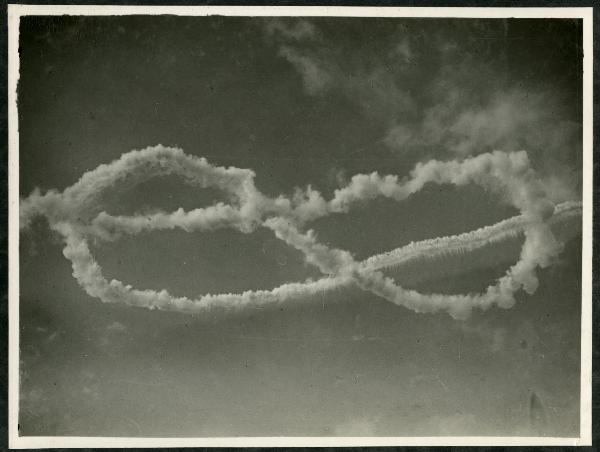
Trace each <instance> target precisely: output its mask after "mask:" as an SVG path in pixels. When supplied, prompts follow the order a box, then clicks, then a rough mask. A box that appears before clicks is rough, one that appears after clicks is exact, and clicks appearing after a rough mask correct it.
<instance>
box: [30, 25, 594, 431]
mask: <svg viewBox="0 0 600 452" xmlns="http://www.w3.org/2000/svg"><path fill="white" fill-rule="evenodd" d="M581 32H582V29H581V22H578V21H571V20H524V19H509V20H500V19H494V20H475V19H365V18H360V19H349V18H345V19H341V18H311V19H302V18H279V19H268V18H231V17H229V18H226V17H204V18H183V17H170V16H156V17H141V16H140V17H136V16H133V17H108V18H107V17H105V18H94V17H86V18H82V17H52V18H47V17H46V18H45V17H27V18H24V19H22V22H21V26H20V44H19V45H20V56H21V62H20V69H21V73H20V80H19V92H18V107H19V140H20V193H21V196H22V197H23V198H25V197H27V196H28V195H29V194H30V193H32V192H33V191H34V190H35V189H39V190H41V192H45V191H47V190H51V189H56V190H59V191H63V190H64V189H65V188H67V187H69V186H71V185H73V184H74V183H75V182H77V180H78V179H79V178H80V177H81V175H82V174H83V173H85V172H86V171H91V170H94V169H95V168H96V167H98V166H99V165H101V164H106V163H110V162H111V161H113V160H115V159H119V158H120V157H121V156H122V155H123V154H125V153H127V152H129V151H131V150H133V149H144V148H146V147H148V146H155V145H158V144H162V145H164V146H171V147H177V148H181V149H183V150H184V152H185V153H186V154H187V155H190V156H196V157H205V158H206V159H207V160H208V162H209V163H210V164H213V165H218V166H234V167H237V168H243V169H251V170H253V171H254V173H255V177H254V184H255V185H256V187H257V189H259V190H260V191H261V192H262V193H263V194H265V195H266V196H269V197H276V196H278V195H280V194H283V195H285V196H288V197H292V195H293V193H294V190H295V189H296V187H300V188H301V189H305V188H306V187H307V186H309V185H310V186H311V187H312V188H313V189H317V190H319V191H320V193H322V195H323V196H324V197H325V198H326V199H330V198H332V197H333V196H335V190H336V189H339V188H340V187H343V186H346V185H347V184H348V183H350V181H352V176H353V175H355V174H358V173H362V174H369V173H371V172H373V171H377V172H379V174H381V175H386V174H392V175H398V176H399V177H403V176H405V175H407V174H409V173H410V171H411V170H413V168H414V167H415V165H416V164H418V163H425V162H428V161H430V160H431V159H437V160H440V161H464V160H465V159H470V158H476V157H477V156H481V155H482V154H484V153H488V152H491V151H495V150H500V151H505V152H511V151H521V150H525V151H526V152H527V155H528V158H529V161H530V164H531V166H532V167H533V168H534V169H535V171H536V174H537V176H536V177H537V178H538V179H539V183H540V184H541V186H542V187H543V188H544V190H545V192H546V193H547V196H548V198H549V199H550V200H551V201H552V202H554V203H557V204H558V203H561V202H563V201H579V200H580V199H581V165H582V163H581V162H582V159H581V154H582V144H581V143H582V134H581V127H582V89H581V85H582V78H581V77H582V65H581V63H582V61H581V58H582V45H581ZM215 201H226V197H225V196H224V194H223V193H222V192H220V191H219V190H216V189H214V188H207V189H199V188H198V187H194V186H189V185H185V184H184V183H183V182H182V180H181V179H180V178H178V177H176V176H174V175H167V176H159V177H155V178H152V179H149V180H146V181H143V182H141V183H139V184H137V185H136V184H129V185H128V184H123V187H118V186H115V187H110V188H109V189H108V190H106V192H104V193H102V195H101V196H100V199H99V200H98V206H97V208H98V209H101V210H105V211H107V212H109V213H111V214H114V215H125V214H132V213H140V214H141V213H143V214H146V213H148V212H153V211H155V210H156V209H162V210H164V211H167V212H168V211H174V210H176V209H178V208H179V207H182V208H184V209H186V210H190V209H194V208H197V207H207V206H210V205H211V204H214V202H215ZM516 214H518V210H517V209H515V207H513V206H511V205H509V204H507V203H506V202H505V200H504V199H503V198H502V197H501V196H499V195H498V193H496V192H494V191H493V190H487V189H484V188H481V187H479V186H477V185H475V184H467V185H462V186H455V185H447V184H444V185H432V184H430V185H426V186H425V187H424V188H423V189H422V190H420V191H418V192H416V193H415V194H413V195H412V196H410V197H408V198H407V199H406V200H402V201H401V202H397V201H395V200H392V199H386V198H375V199H373V200H369V201H368V202H360V203H358V205H357V206H356V207H355V208H353V209H352V210H350V211H349V212H347V213H333V214H330V215H326V216H323V217H321V218H318V219H315V220H314V221H311V222H310V225H309V227H310V228H311V229H313V230H314V231H315V233H316V236H317V237H318V239H319V241H320V242H321V243H324V244H326V245H328V246H330V247H332V248H333V247H335V248H339V249H341V250H346V251H348V252H351V253H352V255H353V256H354V258H355V259H356V260H363V259H366V258H368V257H369V256H372V255H374V254H378V253H382V252H385V251H388V250H391V249H394V248H396V247H400V246H403V245H406V244H408V243H410V242H411V241H418V240H424V239H430V238H436V237H442V236H447V235H453V234H459V233H463V232H468V231H471V230H473V229H477V228H480V227H483V226H486V225H492V224H495V223H497V222H498V221H501V220H504V219H506V218H510V217H512V216H514V215H516ZM556 233H557V237H558V238H559V239H560V240H562V241H563V242H564V250H563V252H562V253H561V254H560V255H559V256H558V258H557V259H556V260H555V261H553V262H552V265H549V266H548V267H547V268H544V269H542V270H540V271H539V272H538V276H539V287H538V288H537V290H536V291H535V292H534V293H533V294H528V293H526V292H524V291H520V292H518V293H517V295H516V301H517V302H516V304H515V305H514V306H513V307H511V308H510V309H502V308H500V307H496V306H494V307H491V308H490V309H488V310H485V311H484V310H479V309H475V310H474V311H473V312H472V313H471V315H470V316H469V317H468V318H466V319H455V318H453V317H452V316H451V315H448V313H447V312H435V313H417V312H414V311H413V310H411V309H406V308H405V307H403V306H397V305H395V304H393V303H390V302H389V301H387V300H386V299H383V298H382V297H379V296H377V295H375V294H373V293H371V292H369V291H365V290H361V289H360V288H358V287H354V286H349V287H341V288H338V289H335V290H332V291H327V292H323V293H319V294H317V295H314V294H313V295H310V296H306V297H303V298H301V299H299V300H295V302H292V303H281V304H277V305H274V306H267V307H255V306H249V307H248V308H247V309H242V310H240V311H238V312H234V313H222V312H199V313H195V314H189V313H180V312H166V311H160V310H147V309H144V308H140V307H131V306H127V305H124V304H121V303H111V304H107V303H102V302H101V301H100V300H99V299H98V298H94V297H92V296H89V295H88V294H87V293H86V291H84V289H83V288H82V287H80V286H79V284H78V282H77V281H76V279H75V278H73V276H72V272H73V271H72V269H71V263H70V262H69V261H68V260H67V259H65V257H64V256H63V254H62V249H63V247H64V244H63V242H62V238H61V236H60V235H59V234H57V233H56V232H55V231H52V230H50V229H49V227H48V222H47V221H46V220H44V219H43V218H38V219H36V221H34V222H32V223H31V224H30V225H29V227H28V228H26V229H23V230H22V231H21V251H20V272H21V297H20V316H21V317H20V322H21V323H20V332H21V335H20V340H21V344H20V346H21V348H20V398H21V400H20V417H19V426H20V431H21V434H23V435H76V436H102V435H107V436H191V437H194V436H209V437H212V436H279V435H286V436H332V435H341V436H361V435H365V436H423V435H424V436H435V435H461V436H464V435H495V436H503V435H507V436H512V435H528V436H531V435H534V436H535V435H552V436H578V428H579V352H580V348H579V347H580V344H579V341H580V329H579V325H580V303H581V283H580V281H581V230H580V224H579V223H578V222H577V221H570V222H567V223H565V224H564V225H562V227H561V228H558V229H556ZM521 243H522V237H521V238H519V237H517V238H514V239H511V240H506V241H504V242H502V243H500V244H496V245H492V246H487V247H485V248H484V249H482V250H479V251H477V252H475V253H471V254H461V255H449V256H444V257H439V258H436V259H433V260H428V261H424V262H417V263H415V264H414V265H413V264H411V265H407V266H401V267H398V268H396V269H393V270H389V271H386V275H388V276H392V277H394V278H395V280H396V281H397V283H399V284H402V286H403V287H406V288H411V289H416V290H419V291H421V292H423V293H432V292H435V293H443V294H463V293H471V292H481V291H483V290H485V288H486V287H487V286H488V285H489V284H490V283H491V282H493V281H494V280H495V279H497V278H499V277H501V276H502V275H503V274H505V273H506V270H507V269H508V268H509V267H510V266H511V265H513V264H514V263H515V262H516V261H517V259H518V255H519V250H520V246H521ZM90 248H91V250H92V252H93V254H94V256H95V258H96V260H97V261H98V263H99V264H100V265H101V266H102V270H103V272H104V274H105V276H106V277H107V278H109V279H110V278H116V279H119V280H121V281H124V282H126V283H128V284H132V285H133V286H135V287H136V288H142V289H152V290H157V291H159V290H162V289H166V290H168V291H169V292H170V293H171V294H174V295H177V296H189V297H193V296H197V295H199V294H206V293H213V294H214V293H221V292H242V291H244V290H249V289H253V290H257V289H272V288H274V287H276V286H279V285H281V284H284V283H291V282H301V281H304V280H306V279H307V278H309V277H310V278H319V277H320V276H321V273H320V272H319V271H318V269H316V268H315V267H314V266H311V265H308V264H307V263H306V262H305V259H304V257H303V254H302V253H300V252H298V251H297V250H296V249H294V248H293V247H290V246H289V245H288V244H286V243H285V242H284V241H282V240H279V239H277V238H276V237H275V235H274V234H273V231H270V230H269V229H267V228H257V229H255V230H253V231H252V232H249V233H241V232H240V231H237V230H234V229H230V228H224V229H217V230H213V231H195V232H185V231H183V230H178V229H174V230H165V231H146V232H142V233H140V234H136V235H126V236H123V237H122V238H120V239H119V240H115V241H108V242H100V241H91V242H90Z"/></svg>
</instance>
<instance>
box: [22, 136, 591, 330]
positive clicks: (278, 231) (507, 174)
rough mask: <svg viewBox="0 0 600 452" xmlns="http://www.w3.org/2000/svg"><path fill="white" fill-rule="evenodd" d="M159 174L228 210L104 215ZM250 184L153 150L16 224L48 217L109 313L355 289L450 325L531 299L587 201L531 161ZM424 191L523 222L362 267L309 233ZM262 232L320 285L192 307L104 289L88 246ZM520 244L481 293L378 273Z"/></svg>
mask: <svg viewBox="0 0 600 452" xmlns="http://www.w3.org/2000/svg"><path fill="white" fill-rule="evenodd" d="M161 175H178V176H180V177H181V178H182V179H183V180H184V181H185V182H186V183H188V184H191V185H195V186H198V187H202V188H207V187H216V188H218V189H220V190H222V191H224V192H225V193H226V194H227V195H228V196H229V198H230V202H229V203H222V202H221V203H217V204H215V205H213V206H210V207H206V208H199V209H193V210H190V211H184V210H183V209H178V210H177V211H175V212H171V213H167V212H156V213H153V214H149V215H131V216H126V215H117V216H115V215H110V214H108V213H106V212H104V211H98V210H99V199H100V197H101V195H102V193H103V192H104V191H105V190H107V189H109V188H111V187H114V186H117V185H119V184H123V183H124V182H127V183H128V184H136V183H139V182H142V181H144V180H147V179H150V178H153V177H156V176H161ZM254 177H255V173H254V172H253V171H251V170H248V169H240V168H234V167H228V168H224V167H219V166H213V165H211V164H210V163H208V162H207V160H206V159H204V158H198V157H195V156H190V155H187V154H185V153H184V152H183V150H181V149H177V148H170V147H164V146H161V145H158V146H155V147H149V148H146V149H143V150H137V151H131V152H128V153H126V154H123V155H122V156H121V158H119V159H117V160H115V161H113V162H111V163H109V164H104V165H100V166H99V167H97V168H96V169H95V170H92V171H89V172H87V173H85V174H84V175H83V176H82V177H81V179H80V180H79V181H78V182H76V183H75V184H74V185H72V186H71V187H68V188H67V189H65V190H64V191H63V192H58V191H56V190H51V191H48V192H47V193H44V194H42V193H40V192H39V191H34V192H33V193H32V194H31V195H30V196H29V197H27V198H25V199H23V200H21V209H20V226H21V228H26V227H28V225H29V224H30V222H31V220H32V219H33V218H34V217H36V216H39V215H41V216H45V217H46V218H47V220H48V222H49V225H50V227H51V228H52V229H53V230H54V231H56V232H58V233H59V234H60V235H61V236H62V237H63V239H64V242H65V248H64V250H63V254H64V255H65V257H66V258H67V259H69V260H70V261H71V263H72V268H73V276H74V277H75V278H76V279H77V281H78V283H79V284H80V285H81V287H82V288H83V289H84V290H85V291H86V292H87V293H88V294H89V295H90V296H92V297H96V298H99V299H100V300H102V301H103V302H107V303H125V304H128V305H132V306H140V307H146V308H150V309H163V310H173V311H180V312H203V311H205V310H209V309H241V308H244V307H245V306H247V305H264V304H270V303H279V302H286V301H290V300H298V299H302V298H303V297H306V296H310V295H314V294H318V293H322V292H324V291H328V290H331V289H334V288H338V287H342V286H347V285H355V286H358V287H360V288H361V289H363V290H366V291H369V292H372V293H374V294H376V295H378V296H380V297H382V298H385V299H386V300H388V301H390V302H392V303H395V304H397V305H401V306H404V307H406V308H408V309H411V310H413V311H415V312H436V311H440V310H445V311H447V312H448V313H449V314H450V315H451V316H453V317H454V318H465V317H467V316H468V315H469V313H470V311H471V310H472V309H473V308H480V309H487V308H489V307H490V306H492V305H497V306H499V307H502V308H510V307H511V306H512V305H513V304H514V303H515V298H514V296H515V294H516V293H517V292H518V291H520V290H524V291H525V292H527V293H529V294H532V293H534V292H535V291H536V289H537V285H538V279H537V275H536V272H537V269H538V268H544V267H547V266H549V265H551V264H552V263H553V262H554V261H555V259H556V257H557V256H558V255H559V253H560V252H561V250H562V244H561V243H560V242H559V241H558V240H557V239H556V237H555V236H554V234H553V232H552V229H551V225H552V224H556V223H560V222H563V221H565V220H566V219H568V218H572V217H575V216H579V215H581V204H580V203H577V202H567V203H562V204H558V205H554V204H553V203H552V202H551V201H550V200H549V199H548V197H547V195H546V192H545V190H544V187H543V185H542V183H541V181H540V180H539V179H538V177H537V175H536V173H535V171H534V170H533V169H532V168H531V166H530V163H529V160H528V158H527V153H526V152H524V151H519V152H512V153H506V152H500V151H495V152H492V153H486V154H480V155H478V156H476V157H472V158H468V159H465V160H462V161H447V162H443V161H438V160H431V161H429V162H427V163H424V164H418V165H417V166H416V167H415V168H414V169H413V171H411V173H410V174H409V176H408V177H406V178H404V179H399V178H398V177H397V176H391V175H388V176H380V175H379V174H378V173H371V174H358V175H355V176H354V177H353V178H352V179H351V181H350V183H349V184H348V185H346V186H345V187H343V188H340V189H338V190H336V191H335V193H334V196H333V198H332V199H330V200H326V199H324V198H323V197H322V195H321V194H320V193H319V192H318V191H316V190H313V189H312V188H311V187H310V186H309V187H308V188H307V189H306V190H305V191H298V192H297V193H296V194H295V195H294V196H292V197H286V196H283V195H280V196H278V197H276V198H270V197H268V196H265V195H264V194H262V193H261V192H260V191H259V190H258V189H257V188H256V186H255V185H254ZM428 183H434V184H454V185H457V186H463V185H468V184H476V185H479V186H481V187H483V188H486V189H489V190H491V191H493V192H494V193H496V194H498V195H499V196H500V197H501V199H502V200H503V201H504V202H506V203H508V204H510V205H512V206H514V207H516V208H517V209H519V211H520V215H518V216H516V217H513V218H510V219H507V220H503V221H501V222H499V223H497V224H495V225H492V226H487V227H484V228H480V229H477V230H475V231H471V232H467V233H464V234H458V235H454V236H449V237H440V238H436V239H431V240H424V241H420V242H416V243H411V244H409V245H407V246H405V247H401V248H398V249H396V250H392V251H389V252H387V253H382V254H379V255H376V256H372V257H370V258H368V259H366V260H364V261H362V262H356V261H355V260H354V259H353V257H352V255H351V254H350V253H349V252H348V251H345V250H340V249H335V248H329V247H327V246H325V245H323V244H321V243H319V242H318V241H317V238H316V235H315V233H314V231H312V230H310V229H309V230H306V231H304V229H305V226H306V225H307V224H309V223H310V222H311V221H314V220H316V219H318V218H321V217H324V216H327V215H330V214H335V213H344V212H348V211H350V210H351V209H352V208H353V207H355V206H356V205H357V203H359V202H364V201H368V200H371V199H374V198H376V197H379V196H384V197H388V198H391V199H394V200H396V201H402V200H404V199H406V198H408V197H409V196H411V195H412V194H415V193H417V192H418V191H419V190H421V189H422V188H423V187H424V186H425V185H426V184H428ZM258 227H266V228H269V229H271V230H272V231H273V233H274V234H275V236H276V237H277V238H279V239H280V240H283V241H284V242H286V243H287V244H288V245H290V246H292V247H294V248H295V249H297V250H299V251H301V252H302V253H303V254H304V256H305V259H306V261H307V262H308V263H309V264H311V265H314V266H316V267H317V268H318V269H319V270H320V271H321V272H322V273H323V274H324V277H322V278H321V279H319V280H316V281H311V280H308V281H305V282H299V283H288V284H283V285H281V286H279V287H277V288H275V289H272V290H249V291H245V292H243V293H240V294H229V293H221V294H206V295H202V296H200V297H199V298H197V299H190V298H188V297H176V296H173V295H171V294H169V293H168V292H167V291H166V290H162V291H153V290H140V289H135V288H133V287H132V286H130V285H128V284H125V283H123V282H121V281H118V280H116V279H112V280H110V281H108V280H107V279H106V278H105V277H104V276H103V274H102V269H101V268H100V266H99V264H98V263H97V262H96V261H95V259H94V257H93V255H92V253H91V251H90V249H89V246H88V240H89V239H90V238H94V239H96V240H98V241H109V240H117V239H118V238H119V237H121V236H122V235H124V234H138V233H140V232H142V231H149V230H165V229H173V228H181V229H183V230H185V231H188V232H191V231H202V230H213V229H218V228H234V229H237V230H239V231H241V232H244V233H250V232H252V231H254V230H255V229H256V228H258ZM521 234H522V235H523V236H524V242H523V246H522V249H521V253H520V256H519V259H518V261H517V262H516V263H515V264H514V265H513V266H511V267H510V268H509V269H508V270H507V272H506V274H505V275H504V276H502V277H501V278H499V279H498V280H497V281H496V282H495V283H494V284H493V285H491V286H489V287H488V288H487V289H486V290H485V291H484V292H483V293H479V294H460V295H447V294H423V293H420V292H417V291H414V290H407V289H405V288H403V287H401V286H399V285H397V284H396V283H395V282H394V280H393V279H392V278H389V277H387V276H385V275H384V274H383V273H382V272H381V270H382V269H384V268H390V267H394V266H399V265H404V264H406V263H409V262H410V261H411V260H414V259H422V258H435V257H437V256H442V255H447V254H453V253H458V252H469V251H473V250H475V249H479V248H483V247H485V246H487V245H490V244H492V243H497V242H499V241H502V240H505V239H507V238H510V237H515V236H516V235H521Z"/></svg>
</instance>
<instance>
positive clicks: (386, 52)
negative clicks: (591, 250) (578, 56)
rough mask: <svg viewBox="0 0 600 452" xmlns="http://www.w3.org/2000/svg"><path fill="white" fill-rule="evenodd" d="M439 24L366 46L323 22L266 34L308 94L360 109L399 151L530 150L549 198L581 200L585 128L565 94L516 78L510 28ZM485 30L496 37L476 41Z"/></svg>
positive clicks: (389, 34) (274, 26) (392, 31)
mask: <svg viewBox="0 0 600 452" xmlns="http://www.w3.org/2000/svg"><path fill="white" fill-rule="evenodd" d="M437 23H438V24H440V26H436V22H435V21H430V22H420V23H413V24H403V25H404V26H402V27H395V28H394V27H392V28H391V27H389V26H387V25H385V24H384V21H381V22H377V23H376V25H377V26H376V27H374V29H376V30H377V38H373V39H369V40H366V39H365V40H363V41H362V42H361V43H360V44H356V43H354V41H353V40H352V39H350V38H348V37H347V36H349V35H350V34H353V35H354V34H356V33H360V29H359V28H357V27H353V26H352V24H351V22H348V24H349V25H340V26H338V27H336V32H335V33H334V32H332V31H331V28H328V26H327V23H326V22H323V21H320V22H319V21H313V22H308V21H307V20H303V21H302V22H300V23H298V22H293V21H287V20H283V19H281V20H278V21H277V22H274V23H271V22H268V25H267V26H266V28H265V30H266V31H265V32H266V33H267V34H268V35H269V36H271V37H272V39H273V41H274V42H275V43H276V45H277V47H278V53H279V55H280V56H282V57H283V58H285V59H286V60H287V61H288V62H289V63H290V64H291V65H292V66H293V67H294V68H295V70H296V71H297V72H298V74H300V76H301V78H302V83H303V85H304V89H305V91H306V93H307V94H308V95H311V96H324V95H325V94H330V95H333V96H338V97H342V98H343V99H345V100H346V101H349V102H350V103H351V104H353V105H355V106H357V107H358V111H360V112H361V113H362V114H363V115H364V116H365V118H366V119H367V120H370V121H371V123H372V124H373V127H377V128H378V129H380V130H381V131H382V134H383V135H382V137H381V138H382V142H383V143H384V144H385V145H386V146H387V147H388V148H389V150H390V151H391V152H393V153H394V154H396V155H398V156H401V157H402V158H404V159H412V160H414V161H419V160H423V159H427V158H432V157H436V158H447V157H448V155H450V156H452V158H453V157H456V156H458V157H463V158H464V157H469V156H473V155H477V154H481V153H486V152H492V151H494V150H504V151H512V150H521V149H526V150H527V151H528V154H529V156H530V158H531V159H532V160H533V161H534V162H535V164H536V167H537V168H538V171H539V172H540V174H541V177H542V178H543V179H544V180H546V179H547V180H548V186H549V187H551V188H552V195H553V196H554V198H553V200H555V201H556V202H558V201H566V200H571V199H580V196H581V195H580V192H581V173H580V168H581V164H582V159H581V154H582V152H581V150H582V123H581V120H580V115H577V114H574V113H573V103H574V102H573V99H572V96H571V95H570V94H569V92H567V91H566V90H565V89H564V88H563V87H561V86H557V84H558V83H559V82H554V84H553V83H550V82H548V81H546V80H543V79H540V78H539V77H538V78H536V82H530V81H529V80H528V79H527V78H526V77H525V75H522V76H521V77H520V78H519V77H516V78H514V76H513V75H512V73H511V71H512V70H514V69H513V67H512V66H511V65H509V64H508V63H507V58H509V56H510V54H509V52H510V51H514V50H511V49H510V47H509V46H507V45H506V41H505V40H504V38H506V33H507V32H508V30H509V28H506V27H507V26H508V25H507V24H506V23H503V22H502V21H496V22H493V23H492V22H490V21H488V22H486V23H485V24H484V23H483V22H481V21H480V22H471V23H470V24H462V25H458V24H455V26H454V28H453V27H449V26H448V24H447V23H444V22H443V21H442V22H440V21H438V22H437ZM300 24H302V25H300ZM317 24H318V25H319V26H317ZM374 24H375V23H374ZM344 27H346V28H344ZM484 31H485V34H486V35H490V36H494V35H496V36H497V39H496V40H492V41H490V40H482V39H477V38H479V37H480V36H481V34H482V33H483V32H484ZM345 33H348V35H346V34H345ZM503 43H504V44H503ZM507 49H509V50H507ZM515 52H516V51H515ZM559 75H560V74H559ZM549 80H552V79H551V78H550V79H549Z"/></svg>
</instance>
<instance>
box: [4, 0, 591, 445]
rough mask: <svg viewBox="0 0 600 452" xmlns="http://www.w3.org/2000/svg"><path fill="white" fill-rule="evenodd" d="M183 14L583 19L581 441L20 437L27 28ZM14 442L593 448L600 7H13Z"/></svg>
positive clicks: (10, 188)
mask: <svg viewBox="0 0 600 452" xmlns="http://www.w3.org/2000/svg"><path fill="white" fill-rule="evenodd" d="M165 14H169V15H177V16H208V15H217V14H218V15H222V16H292V17H296V16H303V17H320V16H335V17H399V18H403V17H437V18H509V17H510V18H577V19H583V99H582V102H583V166H582V171H583V194H582V202H583V216H582V291H581V296H582V305H581V376H580V378H581V380H580V382H581V385H580V432H579V437H575V438H573V437H568V438H565V437H496V436H493V437H492V436H484V437H459V436H453V437H443V436H436V437H233V438H128V437H60V436H39V437H38V436H35V437H34V436H19V434H18V409H19V293H20V291H19V130H18V106H17V85H18V80H19V52H18V49H19V23H20V18H21V17H23V16H30V15H42V16H52V15H72V16H110V15H165ZM7 22H8V144H9V146H8V214H9V224H8V253H9V254H8V263H9V267H8V268H9V273H8V317H9V325H8V326H9V329H8V332H9V343H8V346H9V348H8V364H9V368H8V391H9V394H8V402H9V403H8V440H9V444H8V445H9V447H10V448H15V449H23V448H59V447H60V448H77V447H100V448H111V447H127V448H129V447H197V446H199V447H257V446H263V447H306V446H326V447H340V446H400V445H402V446H474V445H478V446H517V445H519V446H552V445H554V446H559V445H560V446H586V445H591V444H592V323H593V322H592V281H593V280H592V238H593V236H592V230H593V223H592V222H593V149H592V148H593V137H594V135H593V98H594V96H593V8H591V7H566V8H563V7H541V8H539V7H532V8H512V7H500V8H498V7H485V8H484V7H377V6H375V7H364V6H358V7H355V6H201V5H195V6H141V5H119V6H117V5H22V4H20V5H17V4H9V5H8V14H7Z"/></svg>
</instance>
